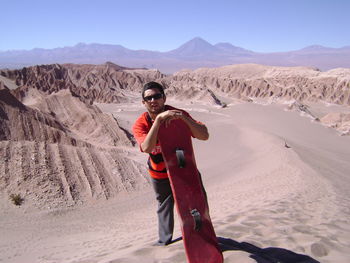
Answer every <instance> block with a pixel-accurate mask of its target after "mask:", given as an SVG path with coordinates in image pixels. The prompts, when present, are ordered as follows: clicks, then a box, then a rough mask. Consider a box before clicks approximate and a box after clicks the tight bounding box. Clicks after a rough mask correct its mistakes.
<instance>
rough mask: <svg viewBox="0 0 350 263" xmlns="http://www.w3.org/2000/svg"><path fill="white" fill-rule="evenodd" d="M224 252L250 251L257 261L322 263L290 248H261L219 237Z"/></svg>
mask: <svg viewBox="0 0 350 263" xmlns="http://www.w3.org/2000/svg"><path fill="white" fill-rule="evenodd" d="M218 241H219V246H220V249H221V251H222V252H224V251H228V250H241V251H245V252H248V253H250V257H251V258H253V259H255V260H256V262H257V263H320V262H319V261H317V260H315V259H313V258H311V257H309V256H307V255H302V254H297V253H294V252H292V251H290V250H287V249H284V248H277V247H268V248H259V247H257V246H254V245H252V244H249V243H247V242H241V243H240V242H237V241H234V240H232V239H229V238H223V237H218Z"/></svg>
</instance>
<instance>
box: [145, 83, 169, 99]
mask: <svg viewBox="0 0 350 263" xmlns="http://www.w3.org/2000/svg"><path fill="white" fill-rule="evenodd" d="M149 89H157V90H158V91H159V92H160V93H161V94H163V95H164V88H163V86H162V85H161V84H159V83H158V82H155V81H151V82H148V83H146V84H145V85H144V86H143V89H142V99H144V98H145V96H144V95H145V91H146V90H149Z"/></svg>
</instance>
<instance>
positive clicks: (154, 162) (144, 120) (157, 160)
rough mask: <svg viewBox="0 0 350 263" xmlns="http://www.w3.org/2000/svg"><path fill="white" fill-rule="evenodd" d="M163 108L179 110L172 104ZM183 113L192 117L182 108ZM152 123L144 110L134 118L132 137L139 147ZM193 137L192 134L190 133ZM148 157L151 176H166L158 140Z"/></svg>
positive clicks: (160, 177) (161, 177) (156, 177)
mask: <svg viewBox="0 0 350 263" xmlns="http://www.w3.org/2000/svg"><path fill="white" fill-rule="evenodd" d="M165 110H180V109H176V108H174V107H172V106H169V105H165ZM180 111H181V112H182V113H183V114H184V115H186V116H188V117H190V118H192V117H191V116H190V115H189V114H188V112H186V111H184V110H180ZM152 124H153V120H152V119H151V117H150V116H149V114H148V112H144V113H142V114H141V116H140V117H139V118H138V119H137V120H136V122H135V124H134V126H133V127H132V131H133V134H134V137H135V139H136V141H137V143H138V144H139V146H140V150H141V151H142V149H141V144H142V143H143V141H144V140H145V138H146V136H147V134H148V132H149V131H150V129H151V127H152ZM192 137H193V135H192ZM149 155H150V156H149V158H148V171H149V173H150V175H151V177H152V178H155V179H164V178H168V173H167V170H166V166H165V163H164V160H163V155H162V149H161V147H160V144H159V142H157V144H156V146H155V147H154V149H153V150H152V152H151V153H150V154H149Z"/></svg>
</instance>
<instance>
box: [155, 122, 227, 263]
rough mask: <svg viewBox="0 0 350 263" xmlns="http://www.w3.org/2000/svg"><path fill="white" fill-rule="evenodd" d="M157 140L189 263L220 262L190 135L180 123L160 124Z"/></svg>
mask: <svg viewBox="0 0 350 263" xmlns="http://www.w3.org/2000/svg"><path fill="white" fill-rule="evenodd" d="M158 139H159V142H160V146H161V148H162V154H163V157H164V161H165V164H166V167H167V169H168V173H169V179H170V183H171V187H172V191H173V195H174V199H175V204H176V208H177V211H178V214H179V216H180V218H181V221H182V225H181V230H182V237H183V241H184V246H185V250H186V256H187V260H188V262H189V263H222V262H223V256H222V253H221V251H220V249H219V247H218V241H217V238H216V235H215V232H214V228H213V225H212V223H211V219H210V216H209V208H208V203H207V201H206V197H205V194H204V192H203V190H202V184H201V181H200V178H199V174H198V169H197V166H196V162H195V158H194V153H193V147H192V139H191V132H190V130H189V128H188V126H187V125H186V124H185V123H184V122H183V121H181V120H173V121H171V123H170V124H169V126H168V127H165V125H164V124H163V125H161V127H160V129H159V132H158Z"/></svg>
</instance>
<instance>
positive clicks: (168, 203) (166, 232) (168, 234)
mask: <svg viewBox="0 0 350 263" xmlns="http://www.w3.org/2000/svg"><path fill="white" fill-rule="evenodd" d="M151 181H152V185H153V188H154V191H155V193H156V199H157V201H158V210H157V215H158V234H159V241H158V244H159V245H167V244H169V243H171V240H172V238H173V231H174V197H173V193H172V191H171V186H170V181H169V179H167V178H166V179H154V178H151Z"/></svg>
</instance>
